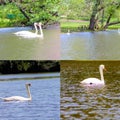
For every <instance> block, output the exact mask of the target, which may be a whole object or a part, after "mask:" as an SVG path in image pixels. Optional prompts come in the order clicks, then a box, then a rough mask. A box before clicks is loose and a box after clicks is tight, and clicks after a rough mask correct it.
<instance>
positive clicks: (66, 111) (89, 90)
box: [61, 61, 120, 120]
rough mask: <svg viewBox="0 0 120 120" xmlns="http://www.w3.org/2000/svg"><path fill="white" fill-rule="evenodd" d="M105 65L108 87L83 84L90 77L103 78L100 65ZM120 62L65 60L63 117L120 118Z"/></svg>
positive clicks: (75, 119) (82, 119)
mask: <svg viewBox="0 0 120 120" xmlns="http://www.w3.org/2000/svg"><path fill="white" fill-rule="evenodd" d="M100 64H104V65H105V67H106V69H107V71H106V72H105V71H104V78H105V86H104V87H83V86H81V85H80V82H81V81H82V80H83V79H85V78H89V77H96V78H99V79H100V74H99V70H98V67H99V65H100ZM119 86H120V61H62V62H61V119H62V120H103V119H105V120H117V119H119V118H120V104H119V103H120V89H119Z"/></svg>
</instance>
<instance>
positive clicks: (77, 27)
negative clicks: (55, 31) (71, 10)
mask: <svg viewBox="0 0 120 120" xmlns="http://www.w3.org/2000/svg"><path fill="white" fill-rule="evenodd" d="M88 24H89V22H69V21H68V22H61V24H60V27H61V31H62V32H67V31H68V30H70V31H71V32H73V31H76V32H78V31H83V30H84V29H87V27H88Z"/></svg>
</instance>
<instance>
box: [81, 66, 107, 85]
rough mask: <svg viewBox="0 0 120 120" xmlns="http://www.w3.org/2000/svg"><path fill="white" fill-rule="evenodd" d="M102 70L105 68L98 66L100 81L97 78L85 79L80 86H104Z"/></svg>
mask: <svg viewBox="0 0 120 120" xmlns="http://www.w3.org/2000/svg"><path fill="white" fill-rule="evenodd" d="M103 70H105V66H104V65H100V66H99V72H100V77H101V80H99V79H97V78H87V79H84V80H83V81H82V82H81V84H82V85H85V86H94V85H105V81H104V76H103Z"/></svg>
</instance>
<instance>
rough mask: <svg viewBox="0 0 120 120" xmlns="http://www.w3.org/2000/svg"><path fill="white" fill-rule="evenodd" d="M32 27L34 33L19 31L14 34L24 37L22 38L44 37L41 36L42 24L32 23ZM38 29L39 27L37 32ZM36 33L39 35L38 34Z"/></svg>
mask: <svg viewBox="0 0 120 120" xmlns="http://www.w3.org/2000/svg"><path fill="white" fill-rule="evenodd" d="M34 27H35V33H33V32H30V31H19V32H16V33H14V34H15V35H17V36H21V37H24V38H43V37H44V35H43V30H42V23H41V22H39V23H34ZM38 27H39V30H38ZM38 32H40V33H39V34H38Z"/></svg>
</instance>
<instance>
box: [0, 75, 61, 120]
mask: <svg viewBox="0 0 120 120" xmlns="http://www.w3.org/2000/svg"><path fill="white" fill-rule="evenodd" d="M14 76H15V75H14ZM21 77H22V79H21V80H20V79H19V80H17V79H16V80H14V81H1V82H0V97H5V96H6V97H8V96H14V95H20V96H23V97H27V93H26V88H25V83H31V88H30V89H31V94H32V101H31V102H3V101H2V100H0V119H1V120H22V119H23V120H59V118H60V117H59V116H60V79H59V77H58V78H44V79H40V78H38V79H34V78H31V79H30V78H29V79H26V78H23V76H22V75H21Z"/></svg>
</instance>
